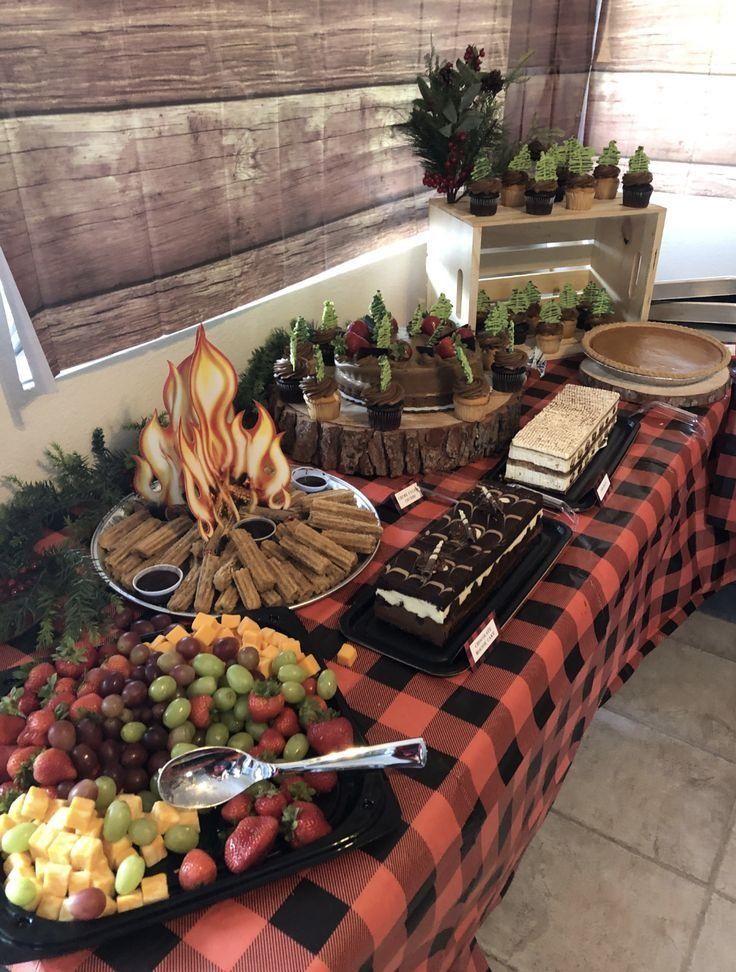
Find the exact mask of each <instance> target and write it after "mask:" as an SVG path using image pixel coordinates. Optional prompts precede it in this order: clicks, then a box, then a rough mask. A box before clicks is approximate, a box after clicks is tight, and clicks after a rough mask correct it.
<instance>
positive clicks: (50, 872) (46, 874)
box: [41, 861, 72, 898]
mask: <svg viewBox="0 0 736 972" xmlns="http://www.w3.org/2000/svg"><path fill="white" fill-rule="evenodd" d="M71 873H72V867H71V864H56V863H54V861H46V866H45V867H44V870H43V884H42V885H41V890H42V891H43V892H45V893H47V894H55V895H57V897H60V898H65V897H66V893H67V891H68V889H69V876H70V874H71Z"/></svg>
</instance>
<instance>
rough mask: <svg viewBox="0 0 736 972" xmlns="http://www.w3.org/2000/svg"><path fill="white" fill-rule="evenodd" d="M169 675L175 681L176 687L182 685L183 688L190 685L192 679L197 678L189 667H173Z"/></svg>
mask: <svg viewBox="0 0 736 972" xmlns="http://www.w3.org/2000/svg"><path fill="white" fill-rule="evenodd" d="M170 674H171V676H172V678H174V680H175V681H176V684H177V685H182V686H184V687H186V686H187V685H191V684H192V682H193V681H194V679H195V678H196V677H197V673H196V672H195V671H194V669H193V668H192V666H191V665H175V666H174V667H173V668H172V669H171V673H170Z"/></svg>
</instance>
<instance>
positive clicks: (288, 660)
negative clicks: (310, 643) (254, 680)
mask: <svg viewBox="0 0 736 972" xmlns="http://www.w3.org/2000/svg"><path fill="white" fill-rule="evenodd" d="M295 664H296V655H295V654H294V652H293V651H282V652H280V653H279V654H278V655H276V657H275V658H274V659H273V660H272V662H271V674H272V675H278V673H279V669H280V668H281V666H282V665H295Z"/></svg>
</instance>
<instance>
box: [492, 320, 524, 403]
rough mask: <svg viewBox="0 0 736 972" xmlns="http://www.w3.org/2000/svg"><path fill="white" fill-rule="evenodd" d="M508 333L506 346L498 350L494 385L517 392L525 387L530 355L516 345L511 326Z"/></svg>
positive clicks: (494, 369)
mask: <svg viewBox="0 0 736 972" xmlns="http://www.w3.org/2000/svg"><path fill="white" fill-rule="evenodd" d="M507 335H508V338H507V344H506V347H505V348H500V349H499V350H498V351H496V357H495V359H494V361H493V365H492V366H491V373H492V375H493V387H494V389H495V390H496V391H500V392H515V391H518V390H519V389H520V388H523V387H524V382H525V381H526V366H527V363H528V361H529V357H528V355H527V354H526V352H524V351H522V350H521V349H520V348H515V347H514V338H513V331H512V330H511V327H509V329H508V331H507Z"/></svg>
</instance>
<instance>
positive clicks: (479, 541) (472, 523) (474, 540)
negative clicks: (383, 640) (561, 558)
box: [374, 484, 542, 646]
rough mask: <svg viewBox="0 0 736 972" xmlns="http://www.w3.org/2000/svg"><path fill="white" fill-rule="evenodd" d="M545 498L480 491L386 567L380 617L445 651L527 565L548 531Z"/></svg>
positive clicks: (520, 491)
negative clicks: (544, 521)
mask: <svg viewBox="0 0 736 972" xmlns="http://www.w3.org/2000/svg"><path fill="white" fill-rule="evenodd" d="M541 522H542V505H541V503H540V501H539V498H538V496H537V494H535V493H533V492H531V491H529V490H528V489H524V487H523V486H513V485H505V484H504V485H501V486H499V485H490V484H489V485H487V486H486V485H479V486H474V487H473V489H471V490H469V491H468V492H467V493H465V494H464V496H462V497H461V499H460V500H459V501H458V502H457V503H456V505H455V506H454V507H453V508H452V509H450V510H448V511H447V512H446V513H445V514H443V516H441V517H439V519H437V520H434V522H432V523H430V524H429V526H428V527H427V528H426V529H425V530H424V531H423V532H422V533H420V534H419V536H417V538H416V539H415V540H414V542H413V543H412V544H410V545H409V546H408V547H405V548H404V549H403V550H401V551H399V553H398V554H396V556H395V557H393V558H392V559H391V560H390V561H389V562H388V563H387V564H386V566H385V567H384V569H383V572H382V573H381V576H380V577H379V579H378V583H377V585H376V601H375V608H374V610H375V614H376V617H378V618H380V619H381V620H383V621H386V622H388V623H389V624H392V625H394V626H395V627H397V628H401V629H402V630H403V631H407V632H409V633H410V634H413V635H416V636H417V637H419V638H421V639H422V640H424V641H429V642H432V643H433V644H435V645H440V646H441V645H443V644H444V643H445V642H446V641H447V640H448V638H450V637H451V636H452V635H453V634H454V632H455V631H457V629H458V627H459V626H460V625H461V624H462V623H463V622H464V621H465V620H466V618H467V617H468V616H469V615H471V614H473V613H474V612H475V611H476V610H477V609H478V607H479V606H480V605H481V604H482V603H483V602H484V601H485V600H486V599H487V598H488V595H489V593H490V592H491V591H492V590H493V589H494V588H496V587H497V586H498V585H499V584H500V582H501V581H502V580H503V579H504V578H505V577H506V575H507V574H508V573H509V572H510V571H511V570H512V569H513V568H514V567H515V566H516V564H517V563H518V562H519V561H520V560H521V559H522V558H523V556H524V553H525V551H526V550H527V548H528V547H529V545H530V544H531V543H532V541H533V539H534V537H535V535H536V534H537V532H538V531H539V530H540V528H541Z"/></svg>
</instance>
